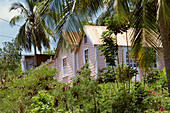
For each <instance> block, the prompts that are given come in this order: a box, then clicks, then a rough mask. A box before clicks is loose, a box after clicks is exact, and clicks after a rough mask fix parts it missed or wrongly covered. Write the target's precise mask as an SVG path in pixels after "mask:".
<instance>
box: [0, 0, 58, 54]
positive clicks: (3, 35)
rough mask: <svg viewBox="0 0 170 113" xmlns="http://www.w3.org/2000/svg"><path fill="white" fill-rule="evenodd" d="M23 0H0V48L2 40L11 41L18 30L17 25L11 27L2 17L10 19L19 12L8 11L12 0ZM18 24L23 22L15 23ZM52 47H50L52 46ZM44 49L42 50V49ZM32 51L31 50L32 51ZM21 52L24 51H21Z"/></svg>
mask: <svg viewBox="0 0 170 113" xmlns="http://www.w3.org/2000/svg"><path fill="white" fill-rule="evenodd" d="M24 1H25V0H0V48H2V47H3V44H2V43H3V42H6V41H11V40H12V39H14V38H15V37H16V35H17V33H18V31H19V28H20V27H19V26H13V27H11V26H10V25H9V22H6V21H4V20H2V19H5V20H7V21H10V19H11V18H12V17H13V16H14V15H17V14H19V11H14V10H13V11H11V12H9V8H10V6H11V4H12V3H13V2H21V3H24ZM17 24H18V25H22V24H23V22H19V23H17ZM51 45H52V46H53V47H55V45H56V44H55V43H51ZM53 47H52V48H53ZM43 51H44V50H43ZM32 52H33V51H32ZM23 53H25V52H24V51H23Z"/></svg>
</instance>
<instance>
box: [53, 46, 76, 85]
mask: <svg viewBox="0 0 170 113" xmlns="http://www.w3.org/2000/svg"><path fill="white" fill-rule="evenodd" d="M64 57H66V60H67V76H65V77H63V76H62V74H63V73H62V72H63V66H62V59H63V58H64ZM56 60H57V61H56V63H57V69H58V74H57V78H58V80H59V81H63V82H65V83H68V82H70V79H71V78H72V77H73V53H72V52H70V51H66V49H63V51H59V54H58V56H57V59H56Z"/></svg>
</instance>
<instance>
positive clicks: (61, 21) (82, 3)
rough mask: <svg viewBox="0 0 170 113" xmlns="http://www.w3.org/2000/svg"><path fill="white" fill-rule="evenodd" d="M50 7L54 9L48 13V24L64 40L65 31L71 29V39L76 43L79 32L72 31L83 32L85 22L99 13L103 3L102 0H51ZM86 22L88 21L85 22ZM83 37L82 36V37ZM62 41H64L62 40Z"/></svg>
mask: <svg viewBox="0 0 170 113" xmlns="http://www.w3.org/2000/svg"><path fill="white" fill-rule="evenodd" d="M49 1H50V9H51V10H52V11H53V12H51V13H50V14H49V15H48V17H47V18H48V19H47V21H48V23H49V24H48V25H49V26H50V27H51V29H54V30H55V32H56V33H55V37H61V38H62V39H63V40H65V41H67V40H66V39H65V36H64V34H63V31H69V33H67V34H68V35H70V37H71V38H70V39H69V40H70V41H71V42H72V43H75V42H76V41H77V40H76V39H75V37H76V35H77V34H74V33H73V32H72V31H81V33H80V32H79V33H80V36H82V34H83V33H84V32H83V22H84V21H89V20H91V19H92V17H93V16H94V15H95V14H97V11H98V9H100V7H101V6H102V4H103V1H102V0H67V1H63V0H49ZM85 23H86V22H85ZM80 39H81V38H80ZM61 42H62V41H61ZM61 45H62V44H61Z"/></svg>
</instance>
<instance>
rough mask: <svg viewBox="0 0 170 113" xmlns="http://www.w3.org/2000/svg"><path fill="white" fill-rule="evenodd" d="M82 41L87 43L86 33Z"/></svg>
mask: <svg viewBox="0 0 170 113" xmlns="http://www.w3.org/2000/svg"><path fill="white" fill-rule="evenodd" d="M84 43H85V44H86V43H87V35H85V36H84Z"/></svg>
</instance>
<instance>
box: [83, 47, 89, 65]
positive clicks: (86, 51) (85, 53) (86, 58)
mask: <svg viewBox="0 0 170 113" xmlns="http://www.w3.org/2000/svg"><path fill="white" fill-rule="evenodd" d="M84 55H85V56H84V58H85V63H87V61H88V58H89V57H88V49H87V50H85V51H84Z"/></svg>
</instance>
